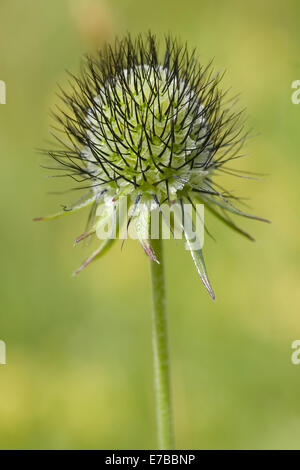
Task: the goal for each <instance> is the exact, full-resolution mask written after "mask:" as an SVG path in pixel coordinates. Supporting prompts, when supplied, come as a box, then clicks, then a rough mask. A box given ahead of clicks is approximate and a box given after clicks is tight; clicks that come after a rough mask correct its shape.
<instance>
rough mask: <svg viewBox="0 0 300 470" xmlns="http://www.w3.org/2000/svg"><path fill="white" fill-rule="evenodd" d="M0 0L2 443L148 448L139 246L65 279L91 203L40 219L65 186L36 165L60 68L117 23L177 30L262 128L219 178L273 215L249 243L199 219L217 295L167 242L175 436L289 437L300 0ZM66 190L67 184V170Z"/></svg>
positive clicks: (248, 445)
mask: <svg viewBox="0 0 300 470" xmlns="http://www.w3.org/2000/svg"><path fill="white" fill-rule="evenodd" d="M83 3H84V4H85V5H84V6H83V4H82V2H81V3H80V2H76V0H70V1H65V0H64V1H62V0H52V1H51V2H41V1H40V0H27V1H26V2H24V1H22V0H1V3H0V25H1V27H0V79H1V80H5V82H6V85H7V104H6V105H1V106H0V155H1V176H0V178H1V198H0V206H1V226H2V228H1V278H0V288H1V319H0V339H2V340H4V341H5V342H6V345H7V365H5V366H0V447H1V449H40V448H41V449H89V448H99V449H105V448H106V449H107V448H111V449H132V448H136V449H139V448H141V449H145V448H146V449H149V448H155V445H156V444H155V443H156V439H155V419H154V397H153V388H152V351H151V309H150V291H149V287H150V286H149V272H148V271H149V266H148V260H147V258H146V257H145V255H144V253H143V251H142V250H141V248H140V247H139V246H138V243H136V242H133V241H128V242H127V243H126V244H125V248H124V249H123V251H122V252H121V247H120V243H119V244H116V246H114V248H113V249H112V250H111V251H110V252H109V253H108V254H107V255H106V256H105V257H104V258H103V259H102V260H101V261H99V262H97V263H95V264H94V265H92V266H90V267H89V268H88V269H86V271H85V272H83V273H82V274H81V275H80V276H78V278H75V279H73V278H72V277H71V273H72V272H73V271H74V269H75V268H76V267H78V265H79V264H80V262H81V261H82V260H83V259H84V258H85V257H86V256H87V255H88V254H89V252H90V251H89V249H87V248H80V247H77V248H76V249H75V248H73V241H74V239H75V238H76V236H78V235H79V234H80V233H82V231H83V230H84V226H85V221H86V216H87V214H83V213H81V214H79V215H73V216H72V217H69V218H66V219H61V220H57V221H53V222H45V223H43V224H34V223H33V222H32V217H34V216H39V215H45V214H48V213H52V212H55V211H56V210H58V209H59V207H60V204H68V203H69V202H70V201H72V197H73V195H72V194H63V195H60V196H54V195H50V194H49V192H51V191H59V190H62V189H67V188H69V187H70V183H69V182H66V181H64V182H62V181H58V180H53V179H49V178H45V176H46V175H47V174H48V173H47V172H46V171H45V170H43V169H41V167H40V164H41V163H42V162H41V159H40V158H39V157H38V155H37V153H36V151H35V148H37V147H40V146H43V147H45V145H47V144H46V143H45V139H48V136H49V134H48V129H49V125H50V122H51V120H50V118H49V115H48V110H49V107H51V106H53V105H55V103H56V102H57V98H56V95H55V93H56V91H57V85H56V83H57V82H58V83H60V84H61V85H64V84H66V83H67V78H66V74H65V70H66V69H68V70H70V71H72V72H75V73H76V72H77V71H78V69H79V65H80V59H81V56H82V54H83V53H84V52H85V51H87V50H90V49H92V48H93V47H95V45H100V43H101V42H102V41H103V40H105V39H109V38H111V37H113V35H114V34H115V33H122V32H124V31H127V30H129V31H131V32H133V33H135V32H143V31H146V30H148V29H151V30H152V31H153V32H156V33H157V35H158V36H159V37H161V36H162V35H163V34H164V33H166V32H172V33H174V34H177V35H178V36H180V37H181V38H182V39H186V40H187V41H188V42H189V44H190V45H191V46H196V47H197V49H198V53H199V56H200V60H201V61H203V62H204V63H207V62H208V61H209V60H210V59H211V58H212V57H214V62H215V66H216V67H217V68H220V69H224V68H226V69H227V73H226V76H225V79H224V87H226V86H232V90H233V93H239V92H242V94H241V105H242V106H246V107H247V112H248V115H249V120H248V124H249V126H250V127H251V126H253V127H254V128H255V130H256V131H257V133H258V136H257V137H256V138H255V139H252V140H250V141H249V142H248V145H247V152H248V154H249V158H247V159H243V161H242V160H241V161H239V162H238V163H237V165H236V166H237V167H238V168H243V169H247V170H250V171H258V172H261V173H267V174H269V176H268V177H266V179H264V180H261V181H247V180H243V179H238V178H234V177H231V178H226V181H225V179H224V185H225V184H226V187H228V189H234V190H235V191H236V192H237V193H238V194H239V195H243V196H245V197H249V198H251V201H250V204H251V208H252V209H251V210H253V212H255V213H257V214H259V215H262V216H265V217H268V218H270V219H271V220H272V222H273V223H272V225H271V226H267V225H265V224H260V223H258V222H251V223H249V222H248V221H241V222H242V224H243V226H244V227H245V228H246V229H248V230H250V231H251V233H252V234H253V235H254V236H255V238H256V239H257V241H256V243H251V242H248V241H246V240H244V239H242V238H240V237H239V236H238V235H236V234H234V233H232V232H231V231H230V230H229V229H227V228H226V227H223V225H222V224H221V223H220V222H218V221H216V220H214V219H213V218H212V217H209V214H208V215H207V217H206V221H207V224H208V228H209V229H210V231H211V232H212V233H213V234H214V236H215V237H216V239H217V241H216V242H214V241H213V240H211V239H209V238H208V237H207V238H206V242H205V247H204V248H205V255H206V262H207V266H208V271H209V274H210V278H211V281H212V283H213V286H214V289H215V291H216V294H217V301H216V303H214V302H212V301H211V299H210V298H209V296H208V295H207V293H206V292H205V291H204V288H203V286H202V284H201V282H200V279H199V278H198V276H197V274H196V271H195V269H194V267H193V263H192V260H191V257H190V256H189V254H188V253H187V252H186V251H185V250H184V249H183V247H182V245H181V243H178V244H176V243H175V242H172V241H170V242H165V247H166V262H167V268H166V269H167V288H168V314H169V329H170V349H171V359H172V393H173V402H174V410H175V428H176V441H177V448H179V449H202V448H206V449H228V448H231V449H278V448H296V449H299V448H300V445H299V432H300V400H299V392H300V365H299V366H296V365H292V363H291V353H292V349H291V343H292V341H293V340H295V339H299V338H300V318H299V317H300V312H299V300H300V299H299V297H300V291H299V262H300V251H299V228H300V223H299V170H300V164H299V146H300V134H299V121H300V105H299V106H297V105H293V104H292V102H291V93H292V90H291V83H292V81H294V80H296V79H300V59H299V50H300V33H299V17H300V4H299V2H298V1H297V0H294V1H292V0H290V1H286V2H280V1H279V0H276V1H274V0H272V1H271V0H266V1H264V2H261V0H253V1H251V2H241V1H238V0H228V1H226V2H221V1H217V0H211V1H210V2H207V1H202V0H186V1H184V2H183V1H182V0H164V1H161V0H152V1H151V2H146V1H141V0H111V1H110V2H107V3H104V2H101V1H100V0H98V1H97V0H95V2H83ZM71 186H72V184H71Z"/></svg>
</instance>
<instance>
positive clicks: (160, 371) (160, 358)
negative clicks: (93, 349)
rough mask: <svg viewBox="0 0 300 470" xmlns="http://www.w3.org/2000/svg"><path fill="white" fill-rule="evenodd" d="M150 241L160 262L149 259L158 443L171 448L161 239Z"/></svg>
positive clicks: (172, 438)
mask: <svg viewBox="0 0 300 470" xmlns="http://www.w3.org/2000/svg"><path fill="white" fill-rule="evenodd" d="M151 245H152V248H153V250H154V253H155V255H156V257H157V259H158V260H159V262H160V264H158V263H156V262H155V261H152V260H151V261H150V263H151V279H152V297H153V315H152V319H153V353H154V382H155V399H156V415H157V427H158V446H159V449H161V450H170V449H174V435H173V418H172V407H171V394H170V379H169V353H168V338H167V317H166V306H165V304H166V302H165V297H166V294H165V279H164V262H163V247H162V240H160V239H158V240H155V239H152V240H151Z"/></svg>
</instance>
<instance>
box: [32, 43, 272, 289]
mask: <svg viewBox="0 0 300 470" xmlns="http://www.w3.org/2000/svg"><path fill="white" fill-rule="evenodd" d="M220 80H221V75H220V74H218V73H215V72H214V70H213V69H212V67H211V64H209V65H208V66H206V67H203V66H202V65H200V64H199V62H198V61H197V59H196V55H195V51H193V52H191V53H190V52H189V51H188V48H187V46H186V45H182V44H179V43H178V42H177V41H176V40H175V39H172V38H170V37H167V38H166V42H165V50H164V53H163V54H161V53H160V51H159V47H158V44H157V41H156V39H155V37H154V36H153V35H152V34H149V35H148V36H146V37H144V36H138V37H137V39H135V40H133V39H132V38H131V37H130V35H127V36H126V37H125V38H123V39H121V40H117V41H116V42H115V44H114V46H110V45H106V46H105V48H104V49H103V50H102V51H100V52H99V53H98V55H97V57H88V58H87V59H86V61H85V64H84V67H83V70H82V73H81V76H80V77H79V78H76V77H73V76H72V83H73V84H72V92H71V93H65V92H63V91H62V99H63V101H64V103H65V105H66V106H67V109H68V111H60V113H59V114H56V119H57V121H58V122H59V124H60V127H61V130H62V132H63V134H64V137H60V136H59V135H56V137H57V140H58V142H59V148H58V149H56V150H53V151H47V154H48V155H50V156H51V157H52V158H53V159H54V160H55V161H56V162H57V163H59V168H65V169H66V170H67V171H66V175H68V176H70V177H72V178H73V179H75V180H76V181H77V182H78V183H80V184H81V187H82V189H85V190H86V192H85V193H84V195H83V197H82V198H81V200H80V201H79V202H78V203H77V204H75V205H74V206H72V207H70V208H69V209H66V210H64V211H63V212H61V213H59V214H56V215H54V216H50V217H46V218H39V220H41V219H47V218H53V217H58V216H61V215H65V214H69V213H72V212H74V211H77V210H79V209H82V208H84V207H87V206H92V211H91V215H90V228H89V229H88V230H87V232H86V233H85V234H83V235H82V236H81V237H79V239H78V240H77V241H79V240H82V239H83V238H85V237H86V236H90V235H91V234H92V233H96V232H97V230H98V229H99V228H101V227H102V226H103V225H104V224H106V223H107V221H109V220H112V219H113V218H114V217H116V209H117V207H118V204H119V201H120V199H121V197H122V196H124V197H126V198H127V199H128V200H129V202H130V204H131V208H130V210H128V212H127V214H126V216H127V228H128V226H129V224H130V223H131V222H132V223H133V224H134V225H135V229H136V232H137V238H138V239H139V240H140V242H141V243H142V245H143V247H144V249H145V252H146V253H147V254H148V255H149V256H150V257H151V258H152V259H153V260H155V261H158V260H157V259H156V255H155V253H154V252H153V250H152V247H151V237H150V236H149V215H150V213H151V212H152V211H154V210H159V211H161V212H162V209H161V208H162V205H163V204H168V205H170V206H171V205H173V204H174V203H179V204H180V207H181V210H182V215H183V216H184V215H186V214H184V212H185V203H189V204H191V205H192V207H193V208H194V210H195V211H196V204H197V203H202V204H204V205H205V207H206V208H207V209H209V210H210V211H211V212H213V213H214V214H215V215H216V216H217V217H218V218H221V219H222V220H223V221H224V222H225V223H226V224H227V225H229V226H230V227H231V228H233V229H234V230H236V231H238V232H240V233H241V234H243V235H245V236H246V237H248V238H250V239H251V236H250V235H248V234H247V233H246V232H244V231H243V230H242V229H240V228H239V227H238V226H237V225H236V224H235V223H234V222H233V221H232V220H231V218H230V217H229V213H233V214H237V215H242V216H245V217H250V218H257V217H255V216H252V215H250V214H246V213H245V212H243V211H241V210H240V209H238V208H237V207H236V206H235V205H233V203H232V200H233V199H237V198H234V197H233V196H232V195H231V194H229V193H227V192H226V191H224V190H223V189H222V188H220V186H219V185H217V184H216V183H215V182H214V175H215V174H217V173H218V172H220V171H224V172H228V173H231V174H237V172H236V171H235V170H232V169H229V168H227V166H226V164H227V163H228V161H230V160H232V159H236V158H237V157H238V156H239V152H240V149H241V146H242V144H243V142H244V140H245V138H246V135H245V133H244V131H243V123H242V120H241V114H242V113H241V112H236V111H235V110H234V106H233V105H234V104H235V102H234V100H230V99H228V98H226V97H225V95H226V92H222V91H220V90H219V83H220ZM130 204H129V207H130ZM95 214H96V217H95ZM261 220H263V219H261ZM121 223H122V221H121V220H119V219H118V217H117V221H116V225H117V229H118V230H119V229H120V226H121ZM182 228H183V232H184V236H185V238H186V240H187V243H188V246H189V248H190V251H191V254H192V257H193V260H194V262H195V265H196V267H197V270H198V272H199V274H200V276H201V279H202V281H203V283H204V285H205V287H206V288H207V290H208V291H209V293H210V295H211V296H212V297H213V298H214V293H213V290H212V288H211V286H210V283H209V280H208V277H207V274H206V269H205V264H204V260H203V256H202V251H201V248H199V247H198V248H197V249H194V248H193V246H192V244H191V243H190V234H189V233H187V229H186V227H184V226H183V227H182ZM112 241H113V238H112V237H110V236H108V237H107V239H106V240H105V241H104V242H103V243H102V244H101V246H100V247H99V249H97V250H96V251H95V252H94V253H93V254H92V255H91V256H90V257H89V258H88V259H87V260H86V261H85V262H84V263H83V265H82V266H81V267H80V268H79V270H77V272H79V271H80V270H81V269H82V268H83V267H85V266H86V265H87V264H89V263H90V262H91V261H92V260H94V259H96V258H97V257H99V256H100V255H101V254H102V253H103V252H104V251H105V250H106V249H107V248H108V247H109V246H110V244H111V243H112Z"/></svg>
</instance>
